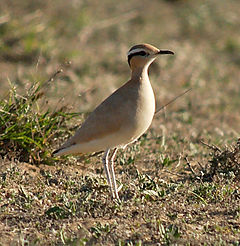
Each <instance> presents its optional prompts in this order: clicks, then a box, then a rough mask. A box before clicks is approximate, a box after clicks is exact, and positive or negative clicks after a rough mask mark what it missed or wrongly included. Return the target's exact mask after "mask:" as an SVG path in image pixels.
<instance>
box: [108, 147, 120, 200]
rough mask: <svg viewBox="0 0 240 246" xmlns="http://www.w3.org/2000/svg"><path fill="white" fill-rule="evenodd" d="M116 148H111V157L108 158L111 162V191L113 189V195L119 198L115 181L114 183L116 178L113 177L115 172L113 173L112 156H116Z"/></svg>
mask: <svg viewBox="0 0 240 246" xmlns="http://www.w3.org/2000/svg"><path fill="white" fill-rule="evenodd" d="M117 150H118V149H117V148H115V149H114V150H113V152H112V155H111V159H110V162H111V166H110V175H111V179H112V186H113V191H114V194H115V197H116V198H117V199H119V196H118V190H117V183H116V178H115V173H114V158H115V156H116V153H117Z"/></svg>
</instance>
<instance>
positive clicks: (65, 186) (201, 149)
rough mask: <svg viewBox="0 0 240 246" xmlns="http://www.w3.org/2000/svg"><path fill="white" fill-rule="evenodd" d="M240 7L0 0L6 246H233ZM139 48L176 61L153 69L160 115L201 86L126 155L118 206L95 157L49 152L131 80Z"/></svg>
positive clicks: (237, 223)
mask: <svg viewBox="0 0 240 246" xmlns="http://www.w3.org/2000/svg"><path fill="white" fill-rule="evenodd" d="M239 8H240V3H239V1H237V0H231V1H223V0H213V1H200V0H199V1H198V0H196V1H181V0H178V1H177V0H175V1H170V0H165V1H164V0H162V1H157V0H156V1H155V0H154V1H150V2H149V1H136V0H133V1H121V2H119V3H116V2H114V1H113V2H111V1H101V3H99V2H98V1H62V0H60V1H58V2H57V3H53V1H49V0H47V1H34V2H33V1H30V0H26V1H18V2H16V1H15V2H14V3H13V2H11V1H5V0H4V1H1V2H0V9H1V14H0V69H1V77H0V98H1V99H0V158H1V159H0V245H72V246H74V245H76V246H77V245H78V246H80V245H119V246H123V245H128V246H131V245H136V246H140V245H234V246H235V245H236V246H237V245H239V243H240V241H239V238H240V202H239V201H240V190H239V178H240V159H239V158H240V154H239V151H240V147H239V146H240V145H239V122H240V116H239V104H240V97H239V90H240V83H239V82H240V81H239V64H240V62H239V61H240V56H239V51H240V45H239V40H240V36H239V26H240V19H239V18H238V15H239V14H238V10H239ZM140 42H148V43H152V44H153V45H155V46H157V47H160V48H168V49H171V50H174V51H175V53H176V55H175V57H170V58H166V57H165V58H164V59H161V60H159V61H158V62H155V63H154V64H153V65H152V66H151V68H150V69H151V70H152V71H151V72H150V76H151V82H152V84H153V87H154V91H155V94H156V100H157V105H158V106H159V107H160V106H162V105H164V104H165V103H167V102H169V101H170V100H171V99H172V98H174V97H175V96H177V95H179V94H181V93H182V92H183V91H185V90H186V89H188V88H190V87H191V88H193V89H192V91H191V92H189V93H188V94H186V95H185V96H184V97H182V98H180V99H178V101H176V102H174V103H172V104H170V105H169V106H168V107H167V108H166V109H164V110H162V111H161V112H160V113H159V114H157V115H156V116H155V119H154V121H153V124H152V127H151V128H150V129H149V131H148V132H147V133H146V134H144V135H143V136H142V137H141V138H140V139H139V141H138V142H137V143H135V144H132V145H130V146H129V147H128V148H127V149H126V150H124V151H119V154H118V157H117V161H116V168H115V170H116V176H117V182H118V186H119V188H120V192H119V193H120V198H121V202H114V201H112V200H111V196H110V194H109V188H108V185H107V182H106V179H105V176H104V170H103V167H102V165H101V161H100V156H99V155H100V154H99V155H92V156H79V157H73V156H69V157H66V158H57V159H56V158H55V159H54V158H53V157H52V156H51V152H52V150H53V149H54V148H55V147H58V146H59V144H60V143H62V142H63V141H64V140H65V139H66V138H67V137H68V136H69V135H71V134H72V133H73V132H74V131H75V129H76V126H77V125H79V124H81V122H82V119H83V118H84V117H85V114H87V113H88V112H89V111H91V110H92V109H93V108H94V106H95V105H96V104H98V103H99V102H100V101H101V100H102V99H103V98H105V97H106V96H107V95H109V94H110V93H111V92H112V91H113V90H114V89H116V88H117V87H119V86H120V85H121V84H122V83H123V82H124V81H126V80H127V78H128V73H129V72H128V67H127V63H126V59H125V54H126V52H127V50H128V48H129V47H130V46H131V45H133V44H136V43H140ZM68 61H71V64H70V62H68ZM61 64H64V65H61ZM66 106H67V107H68V109H66ZM76 116H77V117H76Z"/></svg>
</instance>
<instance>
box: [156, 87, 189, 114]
mask: <svg viewBox="0 0 240 246" xmlns="http://www.w3.org/2000/svg"><path fill="white" fill-rule="evenodd" d="M191 90H192V88H189V89H188V90H186V91H184V92H183V93H181V94H180V95H178V96H176V97H174V98H173V99H172V100H171V101H169V102H168V103H167V104H165V105H163V106H162V107H160V108H158V109H157V110H156V111H155V115H156V114H157V113H159V112H160V111H161V110H162V109H164V108H166V107H167V106H168V105H169V104H171V103H173V102H175V101H176V100H177V99H178V98H180V97H182V96H183V95H185V94H186V93H188V92H189V91H191Z"/></svg>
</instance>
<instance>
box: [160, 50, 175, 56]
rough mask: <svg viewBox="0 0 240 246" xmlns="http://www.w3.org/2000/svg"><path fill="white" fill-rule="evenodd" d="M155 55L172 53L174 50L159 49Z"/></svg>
mask: <svg viewBox="0 0 240 246" xmlns="http://www.w3.org/2000/svg"><path fill="white" fill-rule="evenodd" d="M157 55H174V52H173V51H171V50H159V51H158V53H157Z"/></svg>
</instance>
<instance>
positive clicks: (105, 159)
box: [102, 149, 115, 198]
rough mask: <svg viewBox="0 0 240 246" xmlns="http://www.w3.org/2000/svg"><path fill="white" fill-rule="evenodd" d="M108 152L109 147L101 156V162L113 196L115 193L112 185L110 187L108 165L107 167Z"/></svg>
mask: <svg viewBox="0 0 240 246" xmlns="http://www.w3.org/2000/svg"><path fill="white" fill-rule="evenodd" d="M109 152H110V149H107V150H106V151H105V153H104V155H103V158H102V162H103V166H104V170H105V173H106V176H107V182H108V185H109V186H110V190H111V193H112V196H113V198H115V194H114V192H113V187H112V182H111V179H110V173H109V167H108V155H109Z"/></svg>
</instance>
